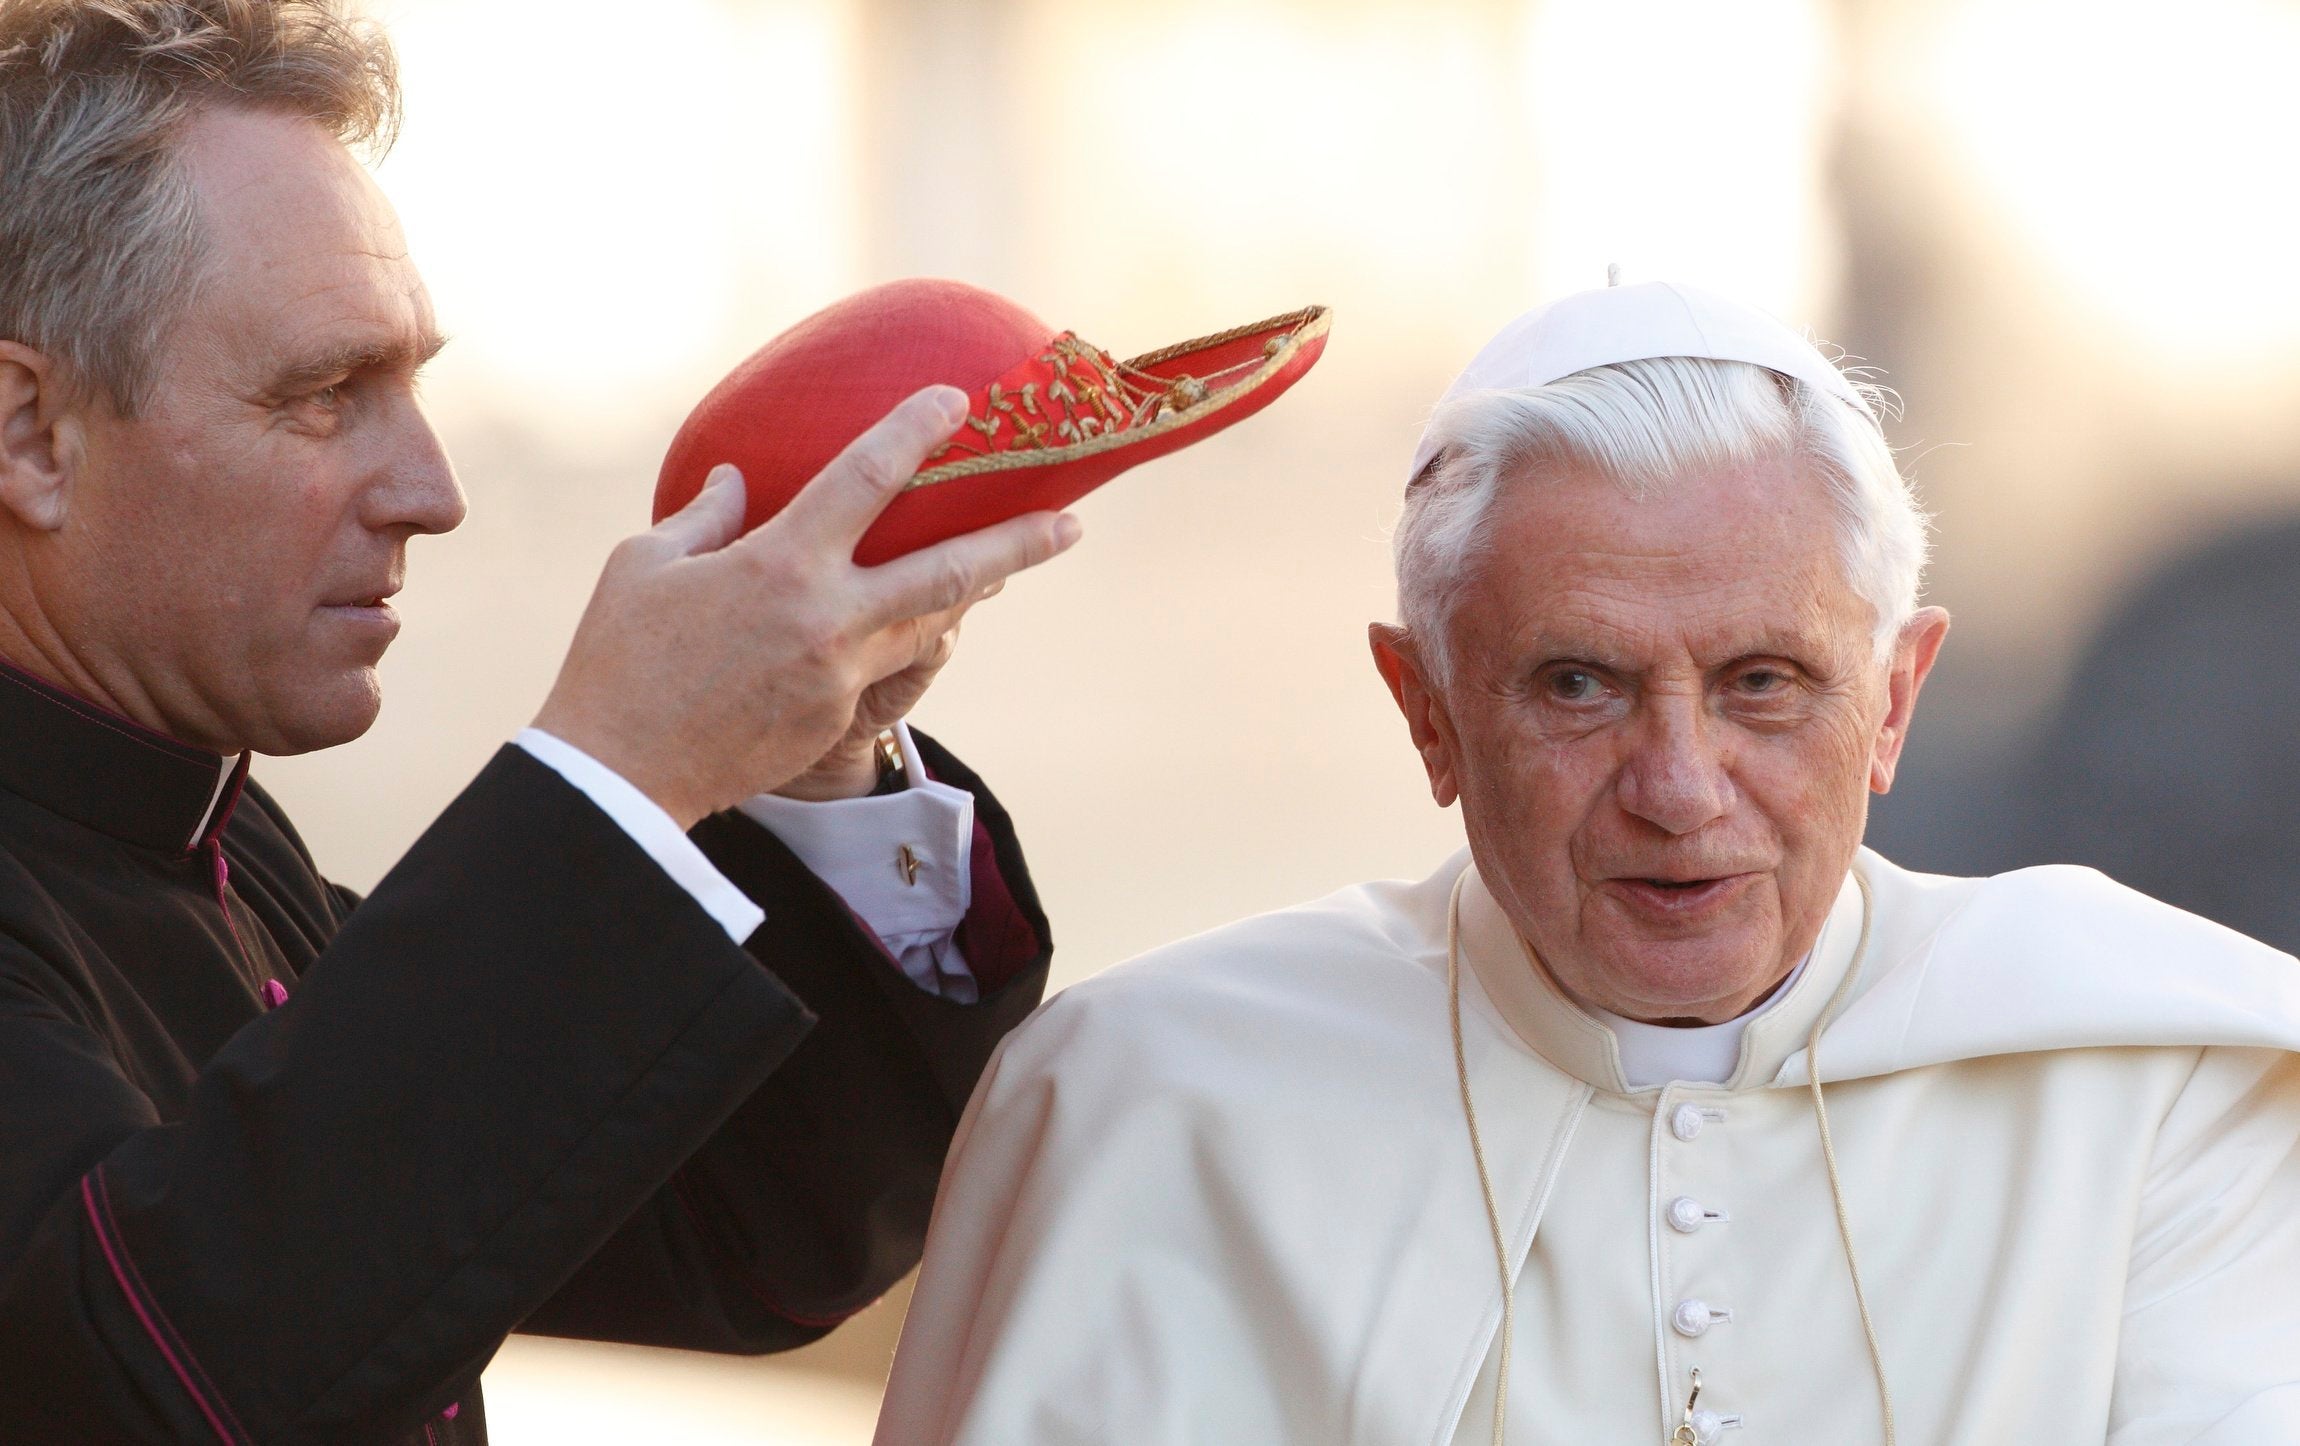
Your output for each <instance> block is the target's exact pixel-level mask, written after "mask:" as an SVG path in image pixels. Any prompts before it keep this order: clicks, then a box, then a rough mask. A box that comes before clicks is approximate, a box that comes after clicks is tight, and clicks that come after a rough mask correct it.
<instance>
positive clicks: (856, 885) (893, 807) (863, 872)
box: [741, 724, 976, 1003]
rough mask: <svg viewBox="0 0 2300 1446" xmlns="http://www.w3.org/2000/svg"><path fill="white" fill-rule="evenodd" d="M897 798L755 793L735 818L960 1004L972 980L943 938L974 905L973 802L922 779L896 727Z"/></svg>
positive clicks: (912, 750)
mask: <svg viewBox="0 0 2300 1446" xmlns="http://www.w3.org/2000/svg"><path fill="white" fill-rule="evenodd" d="M895 737H896V740H897V741H898V742H899V743H900V745H901V747H902V758H903V770H904V773H905V775H906V777H907V778H908V779H909V783H910V786H909V787H907V788H905V789H903V790H902V791H901V792H900V793H888V794H879V795H876V796H873V797H866V798H843V799H836V800H833V801H831V802H827V803H807V802H802V801H800V800H798V799H792V798H781V797H778V796H776V795H774V794H767V793H762V794H760V795H758V796H757V797H755V798H752V799H750V800H749V801H748V802H746V803H744V804H742V805H741V808H742V812H743V813H744V814H745V815H746V816H747V817H749V818H750V819H751V820H752V821H753V822H755V823H757V824H758V825H759V826H760V827H762V828H764V829H766V830H767V831H768V832H770V833H772V834H773V835H774V836H775V837H776V838H779V839H781V840H782V841H783V843H784V845H785V846H786V847H788V848H789V849H790V851H791V852H792V853H794V854H796V855H798V858H799V862H801V863H803V864H805V865H806V866H807V868H808V869H809V870H811V871H812V872H813V873H814V875H815V877H817V878H819V879H821V880H822V881H823V882H824V883H826V884H828V885H829V886H830V887H831V889H832V890H833V891H835V892H836V893H837V894H838V896H839V897H840V898H841V899H843V900H844V901H845V902H846V906H847V907H848V908H849V909H852V910H853V911H854V912H855V914H856V916H857V917H859V918H860V919H861V920H862V921H863V922H864V923H865V924H867V925H869V926H870V928H871V931H872V932H873V933H875V934H877V935H878V937H879V942H880V943H882V944H884V945H885V946H886V949H887V952H888V953H889V954H891V955H892V956H893V957H894V960H895V963H896V964H897V965H898V966H900V967H901V969H902V972H903V973H904V974H905V975H906V976H907V977H908V978H909V979H910V981H911V982H912V983H913V984H916V985H917V986H918V987H919V988H921V989H924V990H926V991H927V992H929V993H932V994H939V995H942V996H944V997H945V998H948V999H952V1000H954V1001H957V1002H961V1003H968V1002H972V1001H973V999H974V998H975V995H976V988H975V980H974V976H973V974H972V972H971V971H969V970H968V969H967V967H966V962H965V959H964V958H963V956H962V955H961V954H960V952H959V950H958V948H957V946H956V944H955V942H954V941H953V937H952V936H953V935H955V934H956V933H957V931H958V926H959V925H960V924H961V923H962V922H964V921H965V919H966V911H967V909H968V908H969V907H971V906H972V904H973V902H974V872H973V862H974V795H973V794H971V793H968V792H967V791H966V790H965V789H963V788H954V787H952V786H951V785H950V784H947V783H938V782H936V781H934V780H933V779H930V778H928V777H927V776H926V764H925V762H924V761H923V760H922V759H920V757H919V754H918V744H917V743H916V742H915V741H914V740H913V739H912V738H911V736H910V729H909V727H908V726H906V725H902V724H897V725H896V727H895Z"/></svg>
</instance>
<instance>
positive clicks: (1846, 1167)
mask: <svg viewBox="0 0 2300 1446" xmlns="http://www.w3.org/2000/svg"><path fill="white" fill-rule="evenodd" d="M1409 476H1411V477H1412V478H1413V481H1412V484H1411V486H1410V487H1409V489H1408V493H1407V500H1406V506H1405V512H1404V516H1403V519H1402V521H1401V523H1400V526H1399V529H1398V534H1397V541H1396V550H1397V565H1398V578H1399V596H1400V614H1401V619H1402V620H1401V622H1400V623H1399V624H1398V625H1396V626H1391V625H1386V624H1377V625H1375V626H1374V628H1373V630H1372V643H1373V650H1374V654H1375V658H1376V661H1377V663H1378V665H1379V667H1380V670H1381V673H1382V676H1383V678H1384V679H1385V680H1386V681H1387V683H1388V685H1389V687H1390V690H1391V693H1392V694H1393V696H1394V698H1395V700H1396V702H1397V704H1398V706H1399V708H1400V709H1401V710H1402V711H1403V713H1404V715H1405V719H1406V722H1407V725H1408V727H1409V730H1410V732H1411V736H1412V741H1413V743H1414V746H1415V748H1416V749H1417V750H1418V751H1419V753H1420V756H1421V759H1422V762H1423V764H1424V766H1425V767H1426V769H1427V772H1428V775H1429V783H1430V788H1431V791H1432V793H1433V795H1434V796H1435V798H1436V800H1437V802H1438V803H1439V804H1440V805H1441V806H1442V805H1448V804H1451V803H1453V802H1455V801H1456V800H1458V801H1459V802H1460V803H1461V805H1462V818H1463V823H1464V826H1465V830H1466V832H1467V835H1468V845H1469V846H1468V848H1467V849H1466V850H1465V851H1464V852H1462V853H1460V854H1457V855H1455V856H1454V857H1453V858H1451V859H1448V860H1446V861H1445V862H1444V863H1443V864H1442V865H1440V866H1439V868H1438V869H1437V870H1436V872H1435V873H1433V874H1431V875H1430V876H1429V877H1428V878H1426V879H1424V880H1422V881H1420V882H1418V883H1396V882H1391V883H1374V884H1367V885H1364V886H1361V887H1358V888H1353V889H1348V890H1345V891H1343V892H1341V893H1338V894H1335V895H1333V896H1331V897H1328V898H1325V899H1321V900H1318V901H1316V902H1314V903H1310V904H1306V905H1303V906H1301V907H1299V908H1295V909H1290V910H1286V911H1284V912H1280V913H1277V914H1272V915H1267V916H1264V917H1261V918H1256V919H1251V920H1248V921H1245V922H1243V923H1240V924H1237V925H1234V926H1231V927H1229V928H1226V929H1222V930H1218V931H1216V932H1214V933H1211V934H1207V935H1203V936H1200V937H1198V938H1195V939H1192V940H1189V941H1187V942H1184V943H1181V944H1177V945H1174V946H1172V947H1169V948H1167V949H1163V950H1160V951H1157V952H1154V953H1152V954H1151V955H1149V956H1147V957H1145V958H1142V959H1140V960H1137V961H1135V962H1133V963H1131V964H1127V965H1124V966H1121V967H1119V968H1116V969H1113V970H1110V971H1108V972H1106V973H1104V974H1102V975H1100V976H1099V977H1097V978H1094V979H1092V980H1089V981H1088V982H1086V983H1083V984H1080V985H1078V986H1076V987H1074V988H1072V989H1070V990H1068V991H1066V992H1065V993H1063V994H1062V995H1060V996H1059V997H1058V998H1056V999H1055V1000H1053V1001H1052V1002H1050V1003H1049V1004H1047V1005H1046V1006H1044V1007H1043V1008H1042V1009H1041V1011H1040V1012H1039V1013H1038V1014H1037V1015H1036V1016H1035V1017H1034V1019H1033V1020H1032V1021H1031V1022H1030V1023H1028V1024H1027V1025H1025V1026H1024V1027H1023V1028H1022V1029H1021V1030H1020V1031H1019V1032H1018V1033H1016V1034H1015V1035H1013V1036H1012V1037H1010V1038H1009V1039H1008V1041H1007V1042H1006V1044H1005V1046H1004V1047H1003V1050H1002V1053H1001V1054H1000V1056H999V1057H998V1059H997V1060H996V1061H994V1063H993V1064H992V1066H991V1068H990V1070H989V1071H988V1072H987V1073H986V1075H985V1076H984V1079H983V1083H982V1086H981V1088H980V1089H979V1090H978V1092H977V1093H976V1095H975V1098H974V1101H973V1104H972V1106H971V1109H970V1112H969V1115H968V1118H967V1120H966V1122H965V1123H964V1124H963V1125H962V1126H961V1133H960V1136H959V1140H958V1143H957V1144H956V1146H955V1147H954V1152H953V1155H952V1157H951V1161H950V1164H949V1165H948V1167H947V1168H946V1171H945V1174H944V1178H943V1193H942V1197H941V1200H940V1203H939V1204H938V1207H937V1212H936V1216H935V1221H934V1225H933V1228H932V1232H931V1235H930V1237H929V1242H928V1247H927V1257H926V1263H925V1267H924V1271H923V1274H922V1276H921V1279H920V1283H919V1287H918V1293H917V1296H916V1300H915V1303H914V1305H913V1307H912V1310H911V1314H910V1318H909V1320H908V1323H907V1325H906V1329H905V1331H904V1334H903V1342H902V1347H901V1350H900V1352H899V1353H898V1355H897V1358H896V1362H895V1367H894V1374H893V1379H892V1383H891V1386H890V1392H889V1397H888V1402H887V1406H886V1410H885V1414H884V1416H883V1417H882V1420H881V1425H880V1429H879V1440H880V1441H881V1442H882V1443H896V1442H899V1443H904V1446H917V1443H934V1442H965V1443H993V1442H995V1443H999V1446H1020V1443H1056V1442H1065V1443H1067V1442H1100V1441H1121V1440H1122V1441H1126V1442H1128V1443H1132V1446H1159V1443H1182V1442H1208V1443H1211V1442H1238V1441H1253V1442H1293V1443H1305V1446H1307V1443H1319V1446H1339V1443H1365V1446H1373V1443H1383V1446H1393V1443H1401V1442H1413V1443H1427V1446H1445V1443H1449V1442H1450V1443H1479V1446H1483V1443H1487V1442H1509V1443H1532V1442H1560V1441H1565V1442H1605V1443H1612V1442H1670V1443H1696V1446H1698V1443H1706V1442H1717V1441H1724V1442H1728V1443H1730V1442H1731V1441H1733V1440H1745V1441H1748V1442H1752V1443H1754V1442H1765V1441H1772V1442H1814V1443H1818V1442H1827V1443H1831V1446H1842V1443H1860V1442H1878V1441H1882V1442H1887V1443H1893V1442H1899V1443H1907V1446H1915V1443H1937V1446H1950V1443H1958V1446H1971V1443H1978V1442H2009V1441H2036V1442H2068V1443H2073V1442H2093V1443H2101V1442H2111V1443H2114V1446H2155V1443H2171V1442H2198V1443H2206V1442H2208V1443H2216V1446H2237V1443H2242V1446H2273V1443H2294V1442H2300V1057H2296V1055H2295V1053H2294V1052H2295V1051H2296V1050H2300V965H2296V964H2295V962H2294V961H2293V960H2292V959H2291V958H2289V957H2287V956H2285V955H2282V954H2279V953H2276V952H2275V951H2272V950H2270V949H2268V948H2267V947H2265V946H2263V945H2260V944H2257V943H2254V942H2253V941H2251V940H2248V939H2246V938H2243V937H2242V936H2239V935H2237V934H2234V933H2231V932H2229V931H2227V930H2224V929H2222V928H2220V927H2218V926H2216V925H2213V924H2211V923H2208V922H2206V921H2204V920H2201V919H2198V918H2195V917H2192V916H2190V915H2186V914H2183V913H2180V912H2178V911H2176V910H2174V909H2172V908H2170V907H2168V906H2165V905H2163V904H2160V903H2157V902H2155V901H2153V900H2150V899H2148V898H2146V897H2143V896H2141V895H2139V894H2136V893H2133V892H2131V891H2129V890H2126V889H2124V888H2121V887H2119V886H2118V885H2116V884H2114V883H2112V882H2111V881H2109V880H2108V879H2107V878H2105V877H2102V876H2101V875H2099V874H2096V873H2093V872H2091V871H2089V870H2083V869H2076V868H2069V867H2042V868H2032V869H2024V870H2021V871H2018V872H2014V873H2009V874H2004V875H2000V876H1997V877H1993V878H1977V879H1960V878H1942V877H1929V876H1924V875H1918V874H1913V873H1909V872H1906V871H1904V870H1902V869H1899V868H1896V867H1895V866H1894V865H1893V864H1891V863H1890V862H1888V861H1887V860H1885V859H1883V858H1880V857H1878V856H1877V855H1876V854H1874V853H1872V852H1869V851H1867V850H1865V849H1863V848H1862V847H1861V837H1862V833H1863V829H1864V826H1865V822H1866V816H1867V801H1868V795H1869V794H1870V793H1872V792H1875V793H1882V792H1884V791H1886V790H1887V789H1888V788H1889V787H1890V786H1891V784H1892V781H1893V775H1894V771H1895V769H1896V767H1897V765H1898V762H1899V759H1900V755H1901V749H1902V745H1903V743H1904V742H1905V740H1906V738H1907V736H1908V730H1909V726H1910V723H1911V719H1912V717H1913V715H1914V712H1915V708H1916V704H1917V698H1918V693H1919V690H1920V689H1921V687H1922V685H1923V683H1924V681H1925V677H1926V674H1927V672H1928V670H1929V669H1930V668H1931V667H1932V664H1933V661H1934V659H1935V657H1936V656H1937V655H1938V653H1939V650H1940V648H1941V645H1942V642H1943V639H1944V638H1945V636H1946V634H1947V632H1948V623H1949V620H1948V616H1947V614H1946V613H1944V612H1942V611H1941V610H1940V609H1938V608H1933V607H1920V606H1919V605H1918V598H1919V591H1920V585H1921V577H1922V572H1923V568H1924V564H1925V561H1926V551H1927V536H1926V522H1925V519H1924V516H1923V514H1922V513H1921V512H1920V511H1919V510H1918V507H1917V505H1916V502H1915V500H1914V498H1913V496H1912V494H1911V490H1910V488H1909V486H1908V485H1907V483H1906V482H1905V481H1904V479H1903V478H1902V477H1901V475H1900V474H1899V472H1898V470H1897V468H1896V466H1895V464H1894V460H1893V456H1892V453H1891V451H1890V450H1889V448H1888V447H1887V445H1886V442H1885V438H1884V435H1883V432H1882V429H1881V426H1880V423H1879V420H1878V397H1877V395H1876V394H1875V393H1874V392H1872V391H1871V390H1870V389H1869V388H1868V387H1867V386H1865V385H1863V384H1861V383H1859V382H1856V381H1854V380H1851V379H1850V378H1848V376H1847V375H1846V374H1845V373H1844V372H1843V371H1841V370H1840V369H1839V368H1838V367H1837V366H1836V365H1834V364H1832V363H1831V362H1830V361H1829V360H1828V359H1827V358H1825V357H1824V356H1823V355H1822V354H1821V353H1820V352H1819V351H1818V350H1816V349H1815V348H1814V347H1813V346H1812V345H1811V344H1810V343H1809V342H1808V341H1806V340H1805V339H1804V338H1802V337H1801V336H1799V335H1798V334H1796V333H1794V332H1792V331H1790V330H1789V329H1788V328H1787V327H1785V326H1783V325H1781V324H1780V323H1779V322H1777V321H1774V320H1773V319H1771V318H1770V317H1767V316H1765V315H1763V314H1762V313H1759V312H1756V311H1754V310H1752V309H1750V308H1748V307H1745V306H1741V305H1738V304H1735V303H1733V302H1730V301H1727V300H1723V299H1721V298H1718V297H1715V296H1712V295H1708V294H1706V293H1703V292H1700V291H1697V290H1695V289H1693V288H1690V287H1683V286H1675V285H1666V284H1653V285H1644V286H1632V287H1620V288H1617V289H1610V290H1603V291H1595V292H1589V293H1585V294H1582V295H1579V296H1574V297H1568V298H1566V299H1564V300H1562V301H1560V302H1557V303H1555V304H1554V305H1552V306H1550V307H1547V308H1544V309H1541V310H1538V311H1535V312H1532V313H1529V314H1527V315H1526V316H1524V317H1521V318H1519V319H1518V320H1517V321H1516V322H1513V323H1512V324H1511V325H1510V326H1509V327H1508V328H1506V329H1505V330H1504V331H1503V332H1502V333H1501V334H1500V335H1499V336H1497V337H1496V338H1495V340H1494V341H1493V342H1492V343H1491V344H1490V345H1489V346H1488V347H1487V348H1486V350H1485V351H1484V352H1483V353H1481V354H1480V355H1479V356H1478V357H1477V359H1476V360H1474V361H1473V362H1472V363H1471V364H1470V367H1469V369H1468V370H1467V371H1466V372H1465V373H1464V374H1463V376H1462V377H1461V378H1460V380H1458V381H1457V382H1456V383H1455V384H1454V386H1453V388H1452V390H1451V391H1450V392H1449V393H1448V394H1447V397H1446V399H1445V400H1444V401H1443V403H1442V404H1441V405H1440V407H1439V408H1438V410H1437V412H1436V414H1435V416H1434V418H1433V420H1432V421H1431V423H1430V426H1429V429H1428V432H1427V433H1426V434H1425V436H1424V438H1423V441H1422V445H1421V448H1420V453H1419V455H1418V456H1417V457H1416V458H1415V461H1414V464H1413V466H1412V468H1411V469H1410V472H1409ZM2134 685H2135V686H2142V687H2145V686H2147V685H2148V683H2147V680H2146V679H2145V678H2140V679H2135V680H2134ZM2196 704H2197V706H2199V707H2209V706H2210V700H2209V699H2198V700H2196ZM1816 1058H1817V1063H1816Z"/></svg>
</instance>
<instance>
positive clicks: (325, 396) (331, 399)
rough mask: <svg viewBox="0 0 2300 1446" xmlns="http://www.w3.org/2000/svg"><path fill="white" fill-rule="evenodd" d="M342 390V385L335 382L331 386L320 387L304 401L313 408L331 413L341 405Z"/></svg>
mask: <svg viewBox="0 0 2300 1446" xmlns="http://www.w3.org/2000/svg"><path fill="white" fill-rule="evenodd" d="M343 390H344V387H343V383H342V382H336V383H335V384H333V385H332V386H325V387H321V388H320V389H319V390H318V391H316V392H313V393H312V394H311V395H310V396H308V397H306V398H304V400H305V401H307V402H310V403H311V404H312V405H313V406H315V407H319V408H321V409H323V410H325V411H330V412H332V411H334V410H336V409H337V408H338V407H341V406H342V405H343Z"/></svg>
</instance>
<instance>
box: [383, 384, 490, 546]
mask: <svg viewBox="0 0 2300 1446" xmlns="http://www.w3.org/2000/svg"><path fill="white" fill-rule="evenodd" d="M366 500H367V506H366V508H365V509H364V510H365V511H366V513H367V518H366V521H367V524H368V526H369V527H371V528H374V529H375V530H377V531H379V532H380V531H393V530H399V531H404V532H407V533H410V534H415V533H427V532H452V531H454V530H455V529H456V528H457V527H459V526H461V525H462V523H463V519H464V517H465V515H466V514H468V513H469V512H470V510H471V509H470V504H469V503H468V502H467V501H466V500H465V498H464V495H463V484H462V483H461V482H459V481H458V480H457V479H456V476H455V464H454V463H453V462H451V461H449V460H448V456H447V448H446V447H445V446H444V445H443V444H442V443H441V442H440V440H439V434H438V433H437V432H435V431H433V430H432V427H431V423H430V421H429V419H427V418H426V417H424V415H423V414H422V412H421V411H419V410H417V409H416V408H413V407H410V408H409V409H408V415H407V417H406V419H405V420H404V422H403V423H402V425H401V426H400V428H399V429H398V430H397V435H395V436H394V438H393V445H392V447H391V448H390V451H389V453H388V455H387V456H386V457H385V458H384V459H382V461H381V463H380V465H379V466H378V468H377V476H376V480H375V482H374V483H373V484H372V485H371V486H370V487H369V488H368V495H367V499H366Z"/></svg>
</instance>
